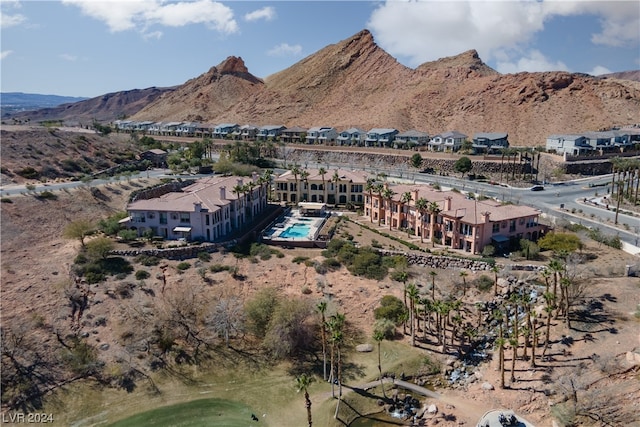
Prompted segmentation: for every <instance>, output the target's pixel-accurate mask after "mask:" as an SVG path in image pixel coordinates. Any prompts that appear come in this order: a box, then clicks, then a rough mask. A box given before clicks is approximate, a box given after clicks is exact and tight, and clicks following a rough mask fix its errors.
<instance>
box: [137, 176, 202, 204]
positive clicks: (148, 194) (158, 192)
mask: <svg viewBox="0 0 640 427" xmlns="http://www.w3.org/2000/svg"><path fill="white" fill-rule="evenodd" d="M194 182H195V180H193V179H186V180H184V181H171V182H167V183H166V184H162V185H158V186H157V187H152V188H145V189H143V190H140V191H136V192H134V193H133V194H132V195H131V202H135V201H136V200H149V199H155V198H156V197H160V196H163V195H165V194H167V193H171V192H180V191H182V189H183V188H184V187H186V186H188V185H191V184H193V183H194Z"/></svg>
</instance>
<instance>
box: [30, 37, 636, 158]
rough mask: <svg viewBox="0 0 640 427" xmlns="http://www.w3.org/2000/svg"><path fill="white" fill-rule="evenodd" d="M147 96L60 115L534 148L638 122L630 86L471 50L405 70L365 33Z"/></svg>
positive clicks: (226, 66) (75, 107) (110, 99)
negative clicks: (499, 60) (409, 134)
mask: <svg viewBox="0 0 640 427" xmlns="http://www.w3.org/2000/svg"><path fill="white" fill-rule="evenodd" d="M425 49H428V46H425ZM152 90H153V91H154V92H149V93H148V96H143V92H144V91H130V92H120V93H118V94H111V96H110V95H105V96H104V97H101V98H94V99H92V100H88V101H83V102H80V103H77V104H71V105H70V106H67V107H66V108H67V109H68V110H69V111H66V110H65V111H64V113H65V117H69V115H67V113H73V114H75V115H76V117H91V118H93V117H95V118H98V119H104V120H113V119H114V118H116V117H118V116H121V115H128V116H131V118H132V119H134V120H154V121H201V122H208V123H222V122H235V123H239V124H247V123H251V124H254V125H266V124H282V125H285V126H287V127H292V126H303V127H311V126H334V127H336V128H338V129H339V130H341V129H344V128H347V127H353V126H355V127H360V128H363V129H365V130H368V129H370V128H374V127H384V128H396V129H398V130H400V131H405V130H409V129H418V130H423V131H426V132H428V133H429V134H436V133H440V132H444V131H448V130H457V131H460V132H463V133H465V134H467V135H469V136H472V135H473V134H474V133H476V132H507V133H508V134H509V140H510V142H511V143H512V145H517V146H537V145H544V143H545V139H546V137H547V136H548V135H550V134H554V133H575V132H584V131H591V130H598V129H604V128H610V127H612V126H619V125H626V124H632V123H640V82H637V81H633V80H629V79H626V78H625V76H613V75H612V76H609V77H593V76H589V75H586V74H577V73H567V72H541V73H518V74H500V73H498V72H497V71H495V70H493V69H492V68H490V67H489V66H487V65H486V64H484V63H483V62H482V60H481V59H480V57H479V56H478V53H477V52H476V51H474V50H470V51H467V52H464V53H461V54H460V55H457V56H453V57H449V58H442V59H439V60H437V61H433V62H427V63H424V64H422V65H420V66H418V67H417V68H415V69H412V68H408V67H406V66H404V65H402V64H400V63H399V62H398V61H397V60H396V59H395V58H393V57H392V56H391V55H389V54H388V53H387V52H385V51H384V50H383V49H382V48H380V47H379V46H378V45H377V44H376V43H375V41H374V39H373V36H372V34H371V33H370V32H369V31H368V30H363V31H361V32H359V33H358V34H355V35H354V36H352V37H350V38H348V39H346V40H343V41H341V42H339V43H336V44H332V45H329V46H327V47H325V48H323V49H321V50H319V51H317V52H316V53H313V54H311V55H309V56H308V57H306V58H304V59H302V60H301V61H299V62H298V63H296V64H294V65H292V66H291V67H289V68H287V69H285V70H282V71H280V72H278V73H275V74H273V75H271V76H269V77H267V78H266V79H264V80H261V79H259V78H257V77H255V76H253V75H252V74H251V73H250V72H249V70H248V69H247V67H246V66H245V64H244V62H243V61H242V58H239V57H229V58H227V59H226V60H224V61H223V62H222V63H220V64H219V65H217V66H215V67H212V68H211V69H210V70H209V71H207V72H206V73H204V74H202V75H200V76H198V77H196V78H193V79H191V80H189V81H187V82H186V83H184V84H183V85H180V86H176V87H175V88H168V89H156V88H152V89H146V90H145V91H152ZM134 94H135V95H137V97H135V100H134V99H132V98H134V96H133V95H134ZM56 111H57V112H60V110H56ZM52 115H53V113H52V114H50V115H47V114H45V113H44V112H43V113H42V115H41V116H44V117H51V116H52Z"/></svg>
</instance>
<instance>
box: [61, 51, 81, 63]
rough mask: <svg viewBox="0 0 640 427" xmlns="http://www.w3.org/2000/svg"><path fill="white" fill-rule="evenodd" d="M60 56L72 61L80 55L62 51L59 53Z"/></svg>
mask: <svg viewBox="0 0 640 427" xmlns="http://www.w3.org/2000/svg"><path fill="white" fill-rule="evenodd" d="M58 56H59V57H60V58H62V59H64V60H65V61H70V62H75V61H77V60H78V57H77V56H75V55H71V54H69V53H61V54H60V55H58Z"/></svg>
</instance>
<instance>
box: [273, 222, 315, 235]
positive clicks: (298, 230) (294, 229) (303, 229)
mask: <svg viewBox="0 0 640 427" xmlns="http://www.w3.org/2000/svg"><path fill="white" fill-rule="evenodd" d="M309 229H310V228H309V224H305V223H300V222H296V223H295V224H293V225H292V226H290V227H288V228H287V229H286V230H284V231H283V232H282V233H280V237H307V236H308V235H309Z"/></svg>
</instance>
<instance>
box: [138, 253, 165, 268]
mask: <svg viewBox="0 0 640 427" xmlns="http://www.w3.org/2000/svg"><path fill="white" fill-rule="evenodd" d="M134 261H135V262H137V263H138V264H142V265H144V266H146V267H151V266H153V265H158V264H160V258H158V257H155V256H153V255H145V254H140V255H138V256H137V257H135V259H134Z"/></svg>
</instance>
